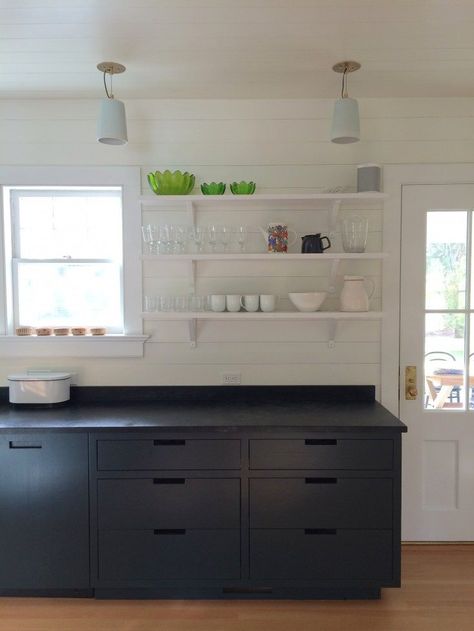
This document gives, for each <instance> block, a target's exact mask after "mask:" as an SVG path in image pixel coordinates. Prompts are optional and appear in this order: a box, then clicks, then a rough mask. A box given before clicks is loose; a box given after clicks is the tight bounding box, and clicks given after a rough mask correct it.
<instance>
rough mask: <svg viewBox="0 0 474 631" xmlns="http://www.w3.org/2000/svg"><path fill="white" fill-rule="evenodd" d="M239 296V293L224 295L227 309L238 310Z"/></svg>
mask: <svg viewBox="0 0 474 631" xmlns="http://www.w3.org/2000/svg"><path fill="white" fill-rule="evenodd" d="M241 298H242V296H241V295H240V294H227V296H226V297H225V303H226V307H227V311H233V312H236V311H240V299H241Z"/></svg>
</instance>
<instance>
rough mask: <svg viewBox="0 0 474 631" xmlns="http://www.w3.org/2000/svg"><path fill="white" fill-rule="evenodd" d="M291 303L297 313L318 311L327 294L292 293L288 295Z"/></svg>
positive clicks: (312, 292) (320, 292)
mask: <svg viewBox="0 0 474 631" xmlns="http://www.w3.org/2000/svg"><path fill="white" fill-rule="evenodd" d="M288 296H289V297H290V300H291V302H292V303H293V304H294V305H295V307H296V308H297V309H298V311H304V312H306V313H308V312H309V311H318V309H320V308H321V305H322V304H323V302H324V300H325V298H326V296H327V292H326V291H309V292H307V293H292V294H288Z"/></svg>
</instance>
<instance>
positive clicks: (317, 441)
mask: <svg viewBox="0 0 474 631" xmlns="http://www.w3.org/2000/svg"><path fill="white" fill-rule="evenodd" d="M304 444H305V445H337V440H336V439H335V438H307V439H306V440H305V441H304Z"/></svg>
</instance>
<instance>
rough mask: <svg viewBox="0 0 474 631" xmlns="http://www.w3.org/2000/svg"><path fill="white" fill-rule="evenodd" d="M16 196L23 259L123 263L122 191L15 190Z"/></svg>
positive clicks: (20, 251)
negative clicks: (65, 191) (97, 260)
mask: <svg viewBox="0 0 474 631" xmlns="http://www.w3.org/2000/svg"><path fill="white" fill-rule="evenodd" d="M12 196H13V197H16V198H17V201H18V218H17V221H18V235H19V244H17V250H16V252H17V256H18V257H19V258H43V259H44V258H46V259H47V258H64V257H66V258H96V259H97V258H107V259H115V260H120V259H121V251H122V233H121V226H122V220H121V217H122V199H121V193H120V191H117V190H111V191H107V192H106V193H105V192H101V193H100V194H99V193H94V191H90V193H88V194H85V193H83V192H77V191H69V192H67V194H66V193H64V192H63V193H61V192H59V191H58V192H57V193H55V192H51V191H44V192H42V191H33V192H32V191H29V192H27V191H15V190H14V191H12Z"/></svg>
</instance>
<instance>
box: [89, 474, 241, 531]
mask: <svg viewBox="0 0 474 631" xmlns="http://www.w3.org/2000/svg"><path fill="white" fill-rule="evenodd" d="M98 506H99V528H102V529H115V528H116V529H127V528H128V529H139V530H142V529H143V530H147V529H154V528H208V529H211V528H239V527H240V480H239V479H227V480H221V479H190V478H187V479H186V478H171V477H167V478H150V479H146V480H143V479H134V480H122V479H114V480H99V481H98Z"/></svg>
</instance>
